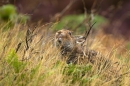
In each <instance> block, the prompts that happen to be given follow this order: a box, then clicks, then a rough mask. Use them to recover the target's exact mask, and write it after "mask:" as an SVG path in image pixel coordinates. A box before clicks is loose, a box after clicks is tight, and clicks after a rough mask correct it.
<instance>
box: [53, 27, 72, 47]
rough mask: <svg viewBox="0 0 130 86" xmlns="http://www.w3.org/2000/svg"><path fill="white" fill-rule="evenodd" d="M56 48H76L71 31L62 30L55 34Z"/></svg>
mask: <svg viewBox="0 0 130 86" xmlns="http://www.w3.org/2000/svg"><path fill="white" fill-rule="evenodd" d="M55 43H56V46H58V47H59V46H60V47H64V48H68V49H72V48H73V47H74V39H73V36H72V32H71V31H70V30H66V29H62V30H59V31H57V32H56V34H55Z"/></svg>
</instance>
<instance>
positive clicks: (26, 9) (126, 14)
mask: <svg viewBox="0 0 130 86" xmlns="http://www.w3.org/2000/svg"><path fill="white" fill-rule="evenodd" d="M70 1H71V0H1V1H0V3H1V4H0V5H4V4H9V3H11V4H14V5H15V6H16V7H17V11H18V12H19V13H24V14H27V15H29V16H31V20H30V21H31V22H37V21H39V20H41V19H42V22H43V23H46V22H50V21H51V18H53V17H54V16H55V15H56V14H57V13H60V12H61V11H62V10H63V9H64V8H65V7H66V6H67V5H68V4H69V2H70ZM83 2H84V3H85V8H86V9H87V13H94V14H99V15H101V16H104V17H106V18H107V19H108V20H109V23H108V24H107V26H105V27H104V31H105V32H106V33H109V34H114V35H115V36H118V35H119V34H122V36H123V37H124V38H126V39H128V38H129V37H130V35H129V34H130V0H84V1H83V0H75V2H74V3H73V4H72V6H71V7H70V8H69V9H68V10H67V11H66V12H65V13H64V14H63V16H64V15H69V14H81V13H84V5H83Z"/></svg>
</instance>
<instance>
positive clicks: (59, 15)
mask: <svg viewBox="0 0 130 86" xmlns="http://www.w3.org/2000/svg"><path fill="white" fill-rule="evenodd" d="M76 1H77V0H70V3H69V4H68V5H67V6H66V7H65V8H64V9H63V10H62V11H61V12H60V13H57V14H56V15H55V16H54V17H53V18H52V19H51V21H52V22H54V21H56V20H57V19H60V18H61V17H62V16H63V15H64V13H65V12H66V11H67V10H69V9H70V7H71V6H72V5H73V4H74V2H76Z"/></svg>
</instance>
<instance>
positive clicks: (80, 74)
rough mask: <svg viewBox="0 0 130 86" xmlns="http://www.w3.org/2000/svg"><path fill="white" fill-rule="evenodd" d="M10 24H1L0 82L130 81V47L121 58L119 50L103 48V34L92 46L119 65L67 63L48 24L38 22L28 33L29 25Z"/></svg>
mask: <svg viewBox="0 0 130 86" xmlns="http://www.w3.org/2000/svg"><path fill="white" fill-rule="evenodd" d="M6 25H7V24H6V23H1V24H0V27H1V28H0V86H129V85H130V82H129V80H130V77H129V75H130V74H129V71H130V61H129V60H127V61H125V59H129V58H130V57H129V52H128V51H126V53H125V54H124V55H121V57H120V59H118V57H117V56H118V55H117V54H119V53H118V52H117V51H116V50H113V51H111V52H110V51H108V52H105V51H103V50H102V46H100V45H101V44H100V43H99V41H101V38H98V37H96V38H95V41H94V44H92V45H91V47H92V48H93V49H96V50H97V51H98V49H99V50H100V49H101V50H102V54H103V55H105V56H106V57H109V59H110V60H111V62H118V63H119V66H116V65H117V64H114V63H113V64H109V61H108V62H106V61H105V60H100V61H99V62H98V63H97V64H91V63H86V64H76V65H74V64H66V62H65V61H62V60H61V59H60V55H59V54H60V53H59V50H57V48H55V47H54V45H53V38H54V33H53V34H50V33H49V31H48V30H47V28H46V27H40V26H38V27H36V29H35V30H34V32H33V31H32V30H30V31H28V32H29V33H28V35H27V34H26V33H27V29H28V28H29V27H28V26H26V25H24V26H23V25H21V24H16V25H14V26H13V27H10V29H8V30H6V31H3V29H4V27H5V26H6ZM26 39H27V40H28V42H27V41H26ZM27 46H28V47H27ZM99 46H100V47H99ZM121 58H122V59H121ZM119 68H121V69H120V70H119ZM117 70H119V71H117Z"/></svg>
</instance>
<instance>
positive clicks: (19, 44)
mask: <svg viewBox="0 0 130 86" xmlns="http://www.w3.org/2000/svg"><path fill="white" fill-rule="evenodd" d="M21 44H22V42H20V43H18V45H17V48H16V51H15V52H16V53H17V52H18V50H19V48H20V47H21Z"/></svg>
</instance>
